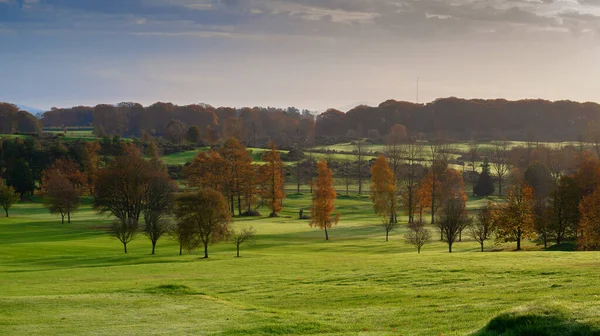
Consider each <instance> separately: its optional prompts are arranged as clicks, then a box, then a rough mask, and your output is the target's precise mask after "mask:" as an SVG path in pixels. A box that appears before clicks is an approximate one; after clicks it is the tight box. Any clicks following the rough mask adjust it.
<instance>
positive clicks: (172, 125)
mask: <svg viewBox="0 0 600 336" xmlns="http://www.w3.org/2000/svg"><path fill="white" fill-rule="evenodd" d="M185 135H186V126H185V124H184V123H183V122H182V121H181V120H171V121H170V122H169V124H167V128H166V129H165V137H166V138H167V140H169V141H171V142H174V143H177V144H180V143H182V142H183V139H184V138H185Z"/></svg>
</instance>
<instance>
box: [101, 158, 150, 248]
mask: <svg viewBox="0 0 600 336" xmlns="http://www.w3.org/2000/svg"><path fill="white" fill-rule="evenodd" d="M152 171H153V166H152V164H151V163H150V162H149V161H147V160H145V159H144V158H142V157H141V156H139V155H121V156H117V157H115V158H114V159H113V160H112V161H111V162H110V163H109V164H108V165H107V166H106V168H104V169H101V170H100V171H98V175H97V178H96V188H95V190H94V208H95V209H96V210H97V211H98V213H100V214H106V213H108V214H110V215H112V216H113V217H115V219H116V220H115V222H114V223H113V225H112V227H111V234H112V235H113V236H114V237H115V238H117V239H118V240H119V241H120V242H121V243H122V244H123V250H124V252H125V253H127V244H128V243H129V242H131V241H132V240H133V239H134V237H135V236H136V234H137V232H138V227H139V220H140V216H141V215H142V212H143V211H144V209H145V207H146V202H145V200H146V199H147V195H148V188H149V185H150V184H149V178H148V176H149V174H150V172H152Z"/></svg>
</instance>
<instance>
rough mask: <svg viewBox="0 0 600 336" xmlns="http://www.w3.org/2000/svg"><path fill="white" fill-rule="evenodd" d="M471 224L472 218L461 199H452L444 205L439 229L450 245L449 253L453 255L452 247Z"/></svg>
mask: <svg viewBox="0 0 600 336" xmlns="http://www.w3.org/2000/svg"><path fill="white" fill-rule="evenodd" d="M470 224H471V218H470V217H469V215H468V214H467V210H466V208H465V205H464V203H463V202H462V201H461V200H460V199H457V198H452V199H449V200H447V201H446V202H445V203H444V204H443V207H442V211H441V214H440V218H439V221H438V227H439V228H440V232H441V235H442V238H443V240H444V241H445V242H446V243H447V244H448V252H450V253H452V245H453V244H454V243H455V242H456V240H458V238H459V236H460V233H461V232H462V230H464V228H466V227H468V226H469V225H470Z"/></svg>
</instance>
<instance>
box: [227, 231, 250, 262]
mask: <svg viewBox="0 0 600 336" xmlns="http://www.w3.org/2000/svg"><path fill="white" fill-rule="evenodd" d="M255 235H256V230H254V228H253V227H252V226H251V227H249V228H244V229H242V230H240V231H236V230H233V231H232V233H231V240H232V241H233V243H234V244H235V249H236V257H237V258H239V257H240V246H241V245H242V244H244V243H250V242H252V240H253V239H254V236H255Z"/></svg>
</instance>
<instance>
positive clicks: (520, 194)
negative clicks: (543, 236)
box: [494, 184, 535, 251]
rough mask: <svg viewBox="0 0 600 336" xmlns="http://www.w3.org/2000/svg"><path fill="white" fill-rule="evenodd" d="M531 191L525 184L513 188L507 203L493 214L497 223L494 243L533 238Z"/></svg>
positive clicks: (518, 241)
mask: <svg viewBox="0 0 600 336" xmlns="http://www.w3.org/2000/svg"><path fill="white" fill-rule="evenodd" d="M533 206H534V198H533V190H532V189H531V187H529V186H527V185H526V184H523V185H521V186H520V187H519V186H515V187H513V188H512V189H511V190H510V191H509V193H508V202H507V203H506V204H502V205H499V206H498V208H497V209H496V211H495V213H494V217H495V219H496V222H497V229H498V230H497V234H496V242H497V243H500V242H514V241H516V242H517V251H519V250H521V240H523V239H527V238H533V237H534V236H535V226H534V224H535V222H534V215H533Z"/></svg>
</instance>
